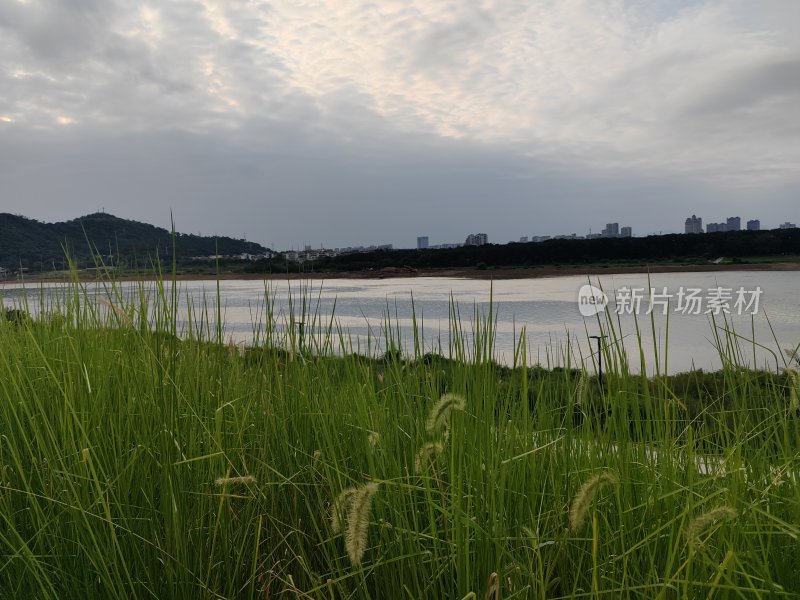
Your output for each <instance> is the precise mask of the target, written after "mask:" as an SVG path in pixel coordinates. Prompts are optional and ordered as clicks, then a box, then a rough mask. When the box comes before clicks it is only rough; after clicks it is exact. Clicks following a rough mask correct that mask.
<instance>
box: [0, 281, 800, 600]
mask: <svg viewBox="0 0 800 600" xmlns="http://www.w3.org/2000/svg"><path fill="white" fill-rule="evenodd" d="M48 302H49V303H50V304H49V308H48V309H47V310H45V311H43V314H42V316H41V317H39V318H37V319H35V320H28V319H24V318H17V319H14V320H12V321H8V320H2V319H0V344H2V348H3V351H2V354H0V390H1V391H2V402H0V596H2V597H8V598H16V597H20V598H21V597H31V598H33V597H36V598H92V597H98V598H99V597H102V598H193V599H194V598H254V597H258V598H272V597H302V598H381V599H383V598H420V599H422V598H478V597H480V598H495V599H500V598H557V597H605V598H619V597H630V598H659V597H660V598H684V597H688V598H700V597H703V598H705V597H716V598H729V597H730V598H760V597H787V598H789V597H797V595H798V594H800V573H798V571H797V568H796V565H797V564H800V541H799V540H798V536H800V456H799V455H798V449H799V448H800V418H798V414H797V411H796V410H795V409H796V406H795V404H796V402H797V392H798V390H797V389H796V386H797V385H798V382H797V381H796V380H794V379H793V377H792V376H787V375H786V374H784V373H779V372H776V373H760V372H752V371H748V370H744V369H740V368H738V367H737V360H736V355H735V354H734V353H731V355H730V356H728V357H726V358H727V359H728V360H724V361H723V364H725V365H726V368H725V369H724V370H723V371H721V372H719V373H715V374H703V373H692V374H686V375H683V376H678V377H671V378H667V377H655V378H649V379H648V378H645V377H643V376H637V375H631V374H628V373H627V371H626V369H625V365H624V363H622V362H620V361H614V360H613V358H614V357H612V356H609V357H608V358H609V359H610V360H608V361H607V363H608V364H611V365H612V368H611V371H610V372H609V373H607V375H606V377H605V379H604V381H603V382H602V384H601V382H600V381H598V379H597V378H596V377H589V376H587V375H585V374H584V373H583V369H582V365H568V366H567V368H562V369H556V370H549V369H548V370H546V369H530V368H526V367H524V366H521V367H518V368H505V367H501V366H498V365H497V364H496V363H494V362H493V361H492V360H491V356H492V339H493V323H492V322H491V320H490V319H483V320H480V319H479V320H478V321H477V322H476V323H472V324H471V323H466V322H464V323H462V322H459V321H457V320H454V321H453V322H452V323H451V329H453V330H456V331H462V332H463V331H464V330H469V332H470V335H469V336H468V335H462V336H458V335H456V336H454V338H453V339H454V341H453V342H452V343H451V346H450V347H449V348H445V349H443V353H444V354H445V355H446V356H445V357H441V356H436V355H423V354H422V352H421V351H418V352H417V355H414V356H408V357H403V356H400V355H399V353H397V352H395V351H393V350H392V346H390V347H388V348H387V349H386V350H388V351H387V352H386V354H385V356H384V357H383V358H380V359H368V358H364V357H360V356H356V355H353V354H346V353H345V354H344V355H342V354H341V352H340V350H341V348H342V346H345V347H346V345H347V339H346V337H345V335H344V333H343V332H339V331H337V330H336V329H335V328H331V329H330V331H329V333H328V335H325V336H323V337H322V338H321V339H320V338H318V337H314V338H303V337H302V336H301V335H300V334H299V333H298V328H297V327H295V324H294V323H286V324H284V325H286V327H281V325H282V324H281V323H279V322H276V321H274V320H273V319H272V318H271V317H270V311H269V299H268V298H267V299H266V301H265V306H266V311H265V312H266V314H267V318H266V319H264V321H263V322H262V323H261V324H256V325H254V327H255V328H256V330H257V332H256V333H257V335H256V339H257V340H258V343H257V344H256V346H255V347H253V348H250V349H242V348H239V347H236V346H229V345H226V344H224V343H220V341H221V340H222V338H223V337H224V336H223V332H222V331H221V330H220V329H217V328H216V327H215V326H214V325H213V317H214V314H215V310H216V309H215V308H214V307H210V308H209V309H208V310H204V309H203V308H202V307H199V308H197V309H194V310H192V311H191V317H190V319H189V326H188V328H186V329H185V330H183V331H180V327H179V319H178V317H177V297H176V296H174V295H172V294H170V292H169V291H168V290H167V289H166V288H165V287H164V286H163V285H159V284H155V285H154V286H153V287H152V288H147V287H146V286H145V285H143V286H142V287H141V288H140V294H139V295H138V296H136V297H134V298H128V299H127V301H123V300H122V299H121V298H119V297H118V296H117V294H116V292H115V291H114V290H113V288H110V290H109V293H108V298H107V299H106V300H105V304H103V303H100V305H99V306H98V304H97V303H96V302H95V301H94V299H92V298H89V297H88V296H86V295H84V293H83V290H82V288H80V287H78V286H75V287H73V288H72V289H71V290H69V291H68V292H67V293H65V294H64V295H63V296H61V297H59V298H58V299H56V300H49V301H48ZM304 319H307V317H304ZM387 329H389V330H391V322H390V321H388V322H387ZM176 334H181V335H180V336H178V335H176ZM388 337H389V338H390V339H391V338H392V336H388ZM395 341H396V340H395ZM518 347H519V351H518V354H517V357H516V361H517V364H519V365H525V364H526V362H527V361H526V360H525V354H524V353H525V350H524V348H525V345H524V339H521V340H520V344H519V346H518ZM644 351H647V350H646V349H644ZM587 366H588V365H587Z"/></svg>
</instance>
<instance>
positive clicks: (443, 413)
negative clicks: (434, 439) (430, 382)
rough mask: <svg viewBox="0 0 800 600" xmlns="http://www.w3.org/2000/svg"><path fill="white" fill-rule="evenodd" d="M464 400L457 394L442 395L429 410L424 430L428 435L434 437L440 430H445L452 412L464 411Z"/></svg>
mask: <svg viewBox="0 0 800 600" xmlns="http://www.w3.org/2000/svg"><path fill="white" fill-rule="evenodd" d="M466 403H467V402H466V400H464V397H463V396H459V395H458V394H444V395H442V397H441V398H439V401H438V402H437V403H436V404H435V405H434V407H433V408H432V409H431V412H430V414H429V415H428V423H427V426H426V429H427V430H428V433H429V434H430V435H435V434H436V433H437V432H438V431H439V430H440V429H443V428H447V427H448V425H449V424H450V415H451V414H452V412H453V411H454V410H464V407H465V406H466Z"/></svg>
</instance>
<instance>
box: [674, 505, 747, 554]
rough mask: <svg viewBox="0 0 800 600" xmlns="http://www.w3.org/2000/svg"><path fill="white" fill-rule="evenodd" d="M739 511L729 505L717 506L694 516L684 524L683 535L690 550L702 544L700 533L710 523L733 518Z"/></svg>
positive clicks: (710, 524) (701, 533)
mask: <svg viewBox="0 0 800 600" xmlns="http://www.w3.org/2000/svg"><path fill="white" fill-rule="evenodd" d="M738 514H739V513H737V512H736V509H735V508H731V507H730V506H718V507H716V508H714V509H712V510H710V511H708V512H707V513H703V514H702V515H700V516H699V517H695V518H694V519H692V521H691V522H690V523H689V524H688V525H687V526H686V530H685V532H684V533H685V535H686V542H687V543H688V544H689V548H690V549H691V550H692V551H696V550H698V549H699V548H700V547H701V546H702V545H703V540H702V539H701V538H702V535H703V533H705V532H706V531H707V530H708V529H709V528H710V527H711V526H712V525H714V524H715V523H719V522H721V521H730V520H732V519H735V518H736V517H737V516H738Z"/></svg>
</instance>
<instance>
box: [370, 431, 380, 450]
mask: <svg viewBox="0 0 800 600" xmlns="http://www.w3.org/2000/svg"><path fill="white" fill-rule="evenodd" d="M367 443H368V444H369V447H370V448H377V447H378V445H379V444H380V443H381V434H380V433H378V432H377V431H370V433H369V436H367Z"/></svg>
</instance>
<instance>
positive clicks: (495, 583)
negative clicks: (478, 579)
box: [486, 573, 500, 600]
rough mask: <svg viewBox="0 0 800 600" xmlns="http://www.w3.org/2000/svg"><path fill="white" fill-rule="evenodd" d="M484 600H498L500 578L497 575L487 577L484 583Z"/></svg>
mask: <svg viewBox="0 0 800 600" xmlns="http://www.w3.org/2000/svg"><path fill="white" fill-rule="evenodd" d="M486 600H500V576H499V575H498V574H497V573H492V574H491V575H489V580H488V581H487V582H486Z"/></svg>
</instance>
